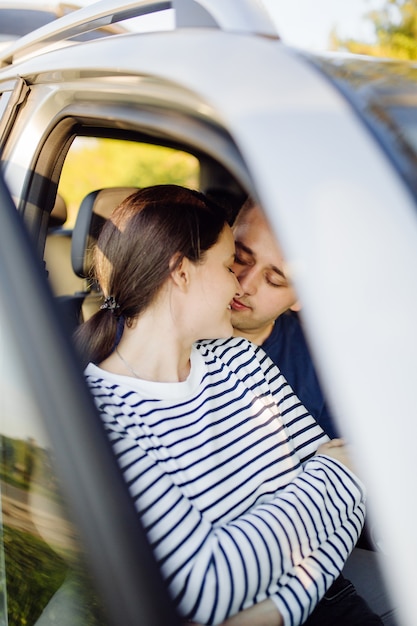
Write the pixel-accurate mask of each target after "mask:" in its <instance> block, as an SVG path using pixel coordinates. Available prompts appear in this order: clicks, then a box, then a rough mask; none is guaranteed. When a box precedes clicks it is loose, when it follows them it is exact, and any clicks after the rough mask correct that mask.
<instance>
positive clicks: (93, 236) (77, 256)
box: [71, 187, 138, 278]
mask: <svg viewBox="0 0 417 626" xmlns="http://www.w3.org/2000/svg"><path fill="white" fill-rule="evenodd" d="M137 190H138V187H108V188H107V189H97V190H96V191H92V192H91V193H89V194H88V195H86V196H85V198H84V199H83V200H82V202H81V205H80V209H79V211H78V215H77V220H76V222H75V226H74V230H73V233H72V243H71V262H72V268H73V270H74V272H75V274H76V275H77V276H80V277H81V278H88V277H89V276H90V272H91V266H92V249H93V247H94V244H95V243H96V241H97V239H98V236H99V233H100V231H101V229H102V228H103V225H104V223H105V222H106V220H107V219H108V218H109V217H110V215H111V213H112V212H113V209H115V208H116V207H117V206H118V205H119V204H120V203H121V202H122V200H124V199H125V198H127V197H128V196H130V195H131V194H132V193H134V192H135V191H137Z"/></svg>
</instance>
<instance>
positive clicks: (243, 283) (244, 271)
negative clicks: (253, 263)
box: [235, 265, 257, 296]
mask: <svg viewBox="0 0 417 626" xmlns="http://www.w3.org/2000/svg"><path fill="white" fill-rule="evenodd" d="M235 274H236V278H237V279H238V281H239V283H240V287H241V289H240V290H241V292H243V294H245V293H246V294H248V295H250V296H252V295H254V294H255V293H256V288H257V287H256V273H255V271H254V269H253V268H251V267H242V266H239V265H238V266H236V268H235Z"/></svg>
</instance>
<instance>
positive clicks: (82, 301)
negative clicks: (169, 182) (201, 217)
mask: <svg viewBox="0 0 417 626" xmlns="http://www.w3.org/2000/svg"><path fill="white" fill-rule="evenodd" d="M198 163H199V179H200V185H199V188H200V190H202V191H204V192H205V193H206V194H207V195H208V196H210V198H211V199H212V200H214V201H216V202H218V203H220V204H222V205H223V206H225V207H226V208H227V209H228V212H230V221H233V219H234V217H235V215H236V213H237V211H238V210H239V208H240V206H241V205H242V204H243V202H244V200H245V198H246V195H247V194H246V192H245V190H244V189H243V187H242V186H241V185H240V184H239V183H237V181H236V179H235V178H234V177H233V176H232V175H231V174H230V173H229V172H228V171H227V169H226V168H225V167H224V166H222V165H220V164H219V163H216V162H215V161H214V160H213V159H211V158H207V157H204V156H202V155H199V156H198ZM64 167H65V164H64ZM164 182H165V181H164V180H160V181H158V183H162V184H163V183H164ZM140 186H142V185H141V184H140V181H138V185H136V186H126V185H120V186H109V187H101V188H98V189H93V190H91V191H90V192H89V193H87V195H85V196H84V197H83V198H82V200H81V202H80V204H79V207H78V210H77V214H76V217H75V221H74V225H73V227H71V226H68V223H67V218H68V214H67V210H66V201H65V199H64V197H63V196H62V195H61V194H60V193H59V191H60V190H59V191H58V194H57V197H56V200H55V204H54V206H53V209H52V212H51V214H50V216H49V221H48V230H47V237H46V242H45V257H44V258H45V266H46V270H47V275H48V278H49V280H50V283H51V286H52V289H53V292H54V294H55V296H56V299H57V302H58V305H59V309H60V311H61V316H62V321H63V324H64V325H65V327H66V328H67V331H68V332H69V333H72V332H73V331H74V330H75V328H76V327H77V325H78V324H79V323H80V322H82V321H85V320H86V319H88V318H89V317H90V316H91V315H92V314H93V313H94V312H95V311H96V310H97V309H98V307H99V306H100V303H101V300H102V298H101V293H100V289H99V286H98V285H97V284H95V283H94V280H93V279H92V276H91V270H92V259H91V253H92V248H93V246H94V244H95V242H96V240H97V238H98V235H99V232H100V230H101V228H102V226H103V224H104V222H105V220H106V219H107V218H108V217H109V216H110V214H111V212H112V211H113V209H114V208H115V207H116V206H117V205H118V204H120V202H121V201H122V200H123V199H124V198H126V197H127V196H129V195H130V194H131V193H133V192H134V191H135V190H136V189H138V188H139V187H140ZM185 186H186V185H185Z"/></svg>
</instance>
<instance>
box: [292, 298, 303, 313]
mask: <svg viewBox="0 0 417 626" xmlns="http://www.w3.org/2000/svg"><path fill="white" fill-rule="evenodd" d="M290 311H296V312H298V311H301V304H300V302H299V301H298V300H297V302H294V304H293V305H292V306H290Z"/></svg>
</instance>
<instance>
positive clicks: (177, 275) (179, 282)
mask: <svg viewBox="0 0 417 626" xmlns="http://www.w3.org/2000/svg"><path fill="white" fill-rule="evenodd" d="M170 267H173V268H174V269H173V270H172V271H171V278H172V280H173V282H174V284H175V285H176V286H177V287H179V288H180V289H181V291H185V290H186V289H188V286H189V284H190V260H189V259H187V258H186V257H183V258H182V259H181V261H180V262H178V256H176V257H173V258H172V259H171V263H170Z"/></svg>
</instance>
